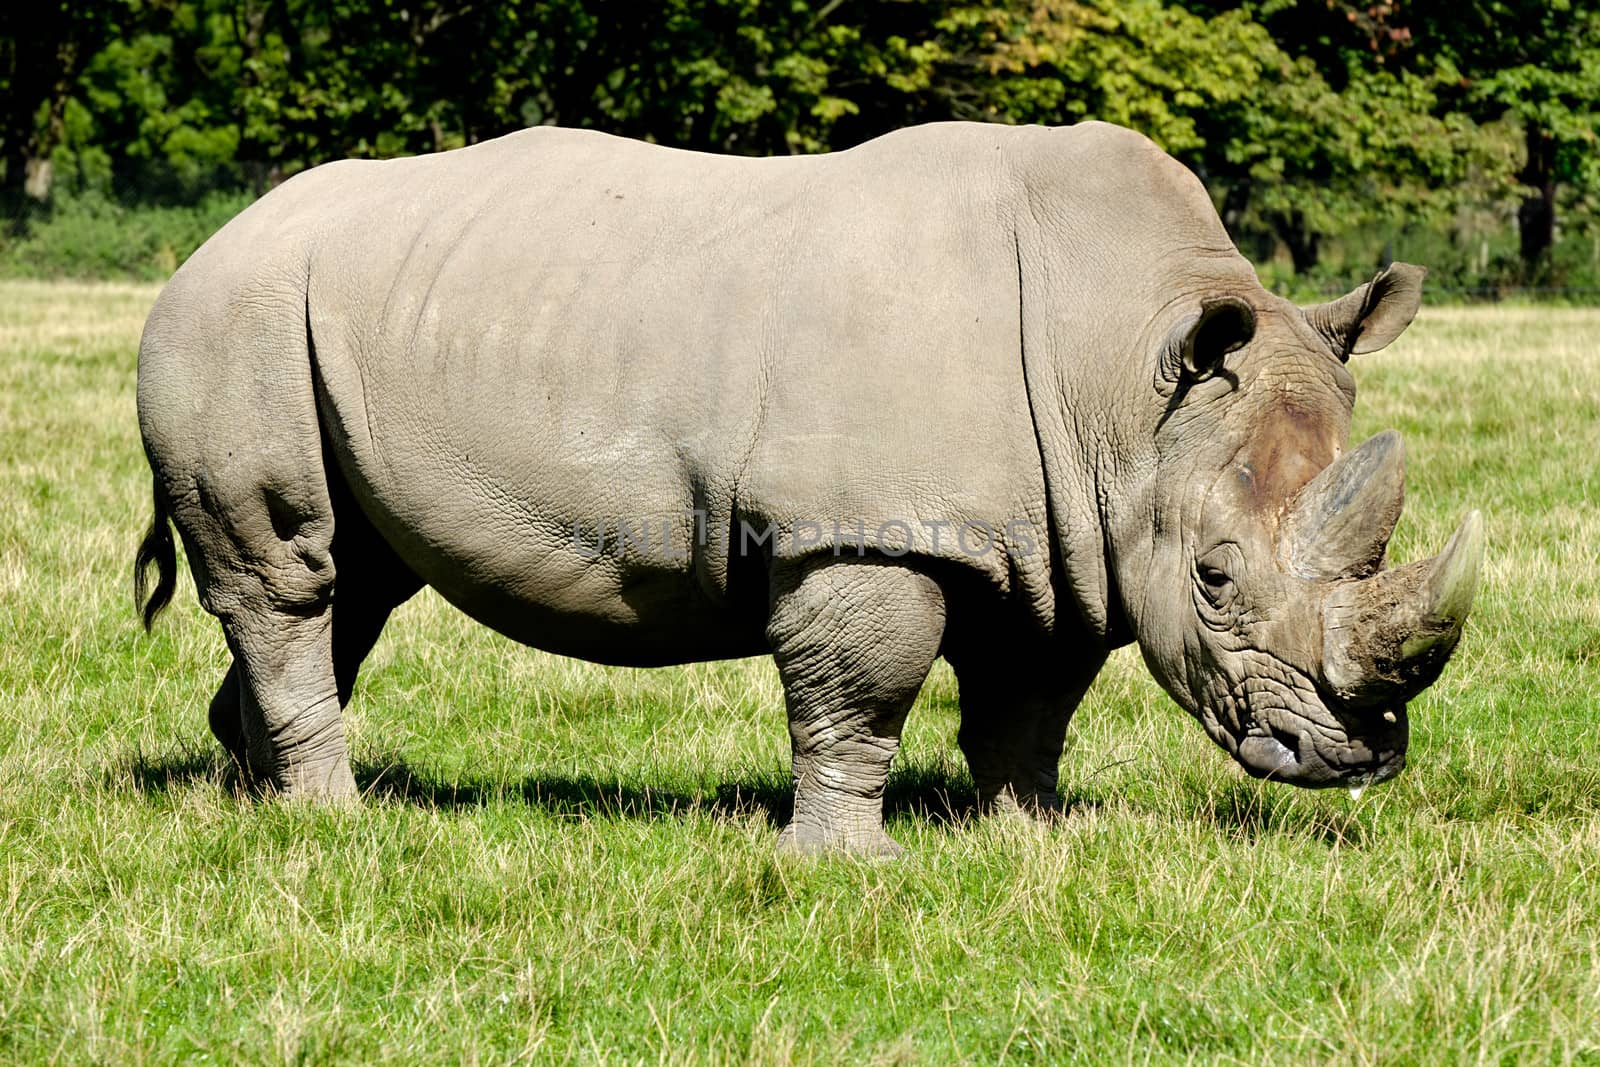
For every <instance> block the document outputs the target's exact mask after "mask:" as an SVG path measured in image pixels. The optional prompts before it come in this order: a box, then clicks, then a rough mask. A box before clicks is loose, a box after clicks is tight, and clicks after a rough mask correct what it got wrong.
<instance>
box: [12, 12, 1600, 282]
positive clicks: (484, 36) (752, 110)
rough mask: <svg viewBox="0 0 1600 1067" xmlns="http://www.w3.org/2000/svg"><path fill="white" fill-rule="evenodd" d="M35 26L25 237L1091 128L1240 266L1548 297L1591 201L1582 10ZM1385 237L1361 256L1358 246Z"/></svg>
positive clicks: (1593, 167) (397, 15) (124, 17)
mask: <svg viewBox="0 0 1600 1067" xmlns="http://www.w3.org/2000/svg"><path fill="white" fill-rule="evenodd" d="M46 11H47V15H48V17H45V18H43V19H42V20H40V21H38V22H37V25H30V26H29V27H28V29H29V33H28V34H24V33H23V29H22V23H21V22H20V21H18V17H17V16H16V15H15V14H11V13H0V100H3V101H4V106H3V107H0V168H3V170H4V176H5V179H6V181H5V184H4V185H3V186H0V189H3V190H4V198H3V199H4V201H5V203H4V205H0V206H4V207H6V208H8V209H9V210H10V212H11V214H12V216H13V217H14V218H15V219H16V221H15V222H14V223H13V227H12V228H13V230H20V231H23V232H26V231H27V230H28V229H29V227H30V226H32V225H34V224H42V216H41V206H40V205H41V204H42V203H45V202H47V201H48V199H49V196H48V195H39V194H40V190H41V189H43V190H48V189H49V187H50V185H51V183H52V181H53V182H54V183H55V185H56V186H57V188H58V190H59V191H60V192H61V193H63V194H65V195H66V196H67V197H68V198H71V197H76V196H82V195H85V194H95V195H97V196H99V197H102V198H108V199H111V200H114V201H117V202H119V203H123V204H130V205H131V204H169V205H182V204H195V203H197V202H199V201H200V200H201V199H202V198H204V197H206V196H208V195H210V194H212V193H215V192H217V191H234V190H245V189H248V190H250V191H252V192H254V193H257V194H259V193H260V192H262V191H264V190H265V189H267V188H268V187H270V186H271V185H272V184H274V183H276V182H277V181H280V180H282V179H283V178H284V177H287V176H288V175H290V174H293V173H294V172H296V171H298V170H301V169H304V168H305V167H308V166H312V165H315V164H316V163H318V162H321V161H324V160H328V159H333V158H340V157H345V156H393V155H401V154H409V153H416V152H427V151H438V150H443V149H449V148H454V147H458V146H460V145H464V144H470V143H473V142H475V141H479V140H483V139H485V138H488V137H493V136H496V135H499V134H501V133H504V132H507V131H509V130H513V129H517V128H520V127H522V126H525V125H528V124H533V123H560V124H563V125H568V126H588V127H594V128H598V129H604V130H609V131H613V132H616V133H621V134H625V135H629V136H634V137H641V138H646V139H650V140H656V141H660V142H662V143H666V144H673V145H678V146H682V147H686V148H694V149H700V150H706V151H719V152H737V153H747V154H753V155H765V154H773V153H785V152H816V151H825V150H831V149H839V148H845V147H848V146H850V145H852V144H855V143H858V142H859V141H861V140H864V139H866V138H868V137H871V136H874V135H877V134H880V133H883V132H886V131H888V130H891V129H894V128H897V127H899V126H903V125H906V124H909V123H913V122H922V121H933V120H939V119H951V118H954V119H978V120H982V121H991V122H1046V123H1063V122H1072V121H1077V120H1080V119H1085V118H1099V119H1104V120H1107V121H1112V122H1117V123H1120V124H1123V125H1126V126H1130V127H1133V128H1135V129H1138V130H1140V131H1142V132H1144V133H1146V134H1148V135H1149V136H1150V137H1152V138H1153V139H1155V140H1156V141H1157V142H1158V143H1159V144H1161V145H1162V146H1163V147H1165V148H1166V149H1167V150H1168V151H1170V152H1172V153H1174V154H1175V155H1177V156H1178V157H1179V158H1181V159H1183V160H1184V161H1185V162H1187V163H1188V164H1189V165H1190V166H1191V167H1193V168H1194V170H1195V171H1196V172H1197V173H1198V174H1199V175H1200V176H1201V177H1202V179H1203V180H1204V181H1205V182H1206V183H1207V184H1208V186H1209V187H1210V188H1211V189H1212V191H1213V193H1214V195H1215V197H1216V200H1217V202H1218V205H1219V208H1220V209H1221V211H1222V213H1223V216H1224V221H1225V222H1226V223H1227V224H1228V226H1229V228H1230V230H1231V231H1232V232H1233V233H1234V234H1235V236H1236V238H1237V239H1238V240H1239V241H1240V242H1241V243H1242V244H1243V245H1244V246H1245V247H1246V248H1247V250H1248V251H1250V252H1251V253H1252V254H1253V255H1254V256H1255V258H1257V259H1259V260H1271V259H1272V258H1274V257H1275V256H1277V255H1280V254H1282V253H1286V254H1287V258H1288V259H1289V261H1290V263H1291V265H1292V266H1293V267H1294V268H1295V269H1297V270H1299V271H1301V272H1309V271H1312V270H1313V269H1314V268H1316V267H1317V266H1318V263H1319V261H1320V259H1321V257H1322V255H1323V254H1324V251H1325V250H1327V249H1331V248H1333V247H1334V246H1335V245H1339V244H1344V245H1351V244H1353V243H1354V242H1356V241H1357V240H1367V238H1366V237H1364V236H1362V235H1369V234H1378V233H1380V232H1381V231H1383V230H1384V229H1387V230H1388V231H1389V232H1390V233H1393V232H1397V231H1399V230H1401V229H1404V228H1407V227H1410V228H1416V227H1419V226H1428V227H1437V228H1441V229H1447V230H1450V231H1452V233H1453V234H1455V235H1456V236H1457V237H1459V238H1461V239H1462V240H1463V241H1465V242H1466V243H1469V244H1473V245H1478V244H1481V236H1480V234H1479V232H1478V231H1479V230H1480V229H1481V228H1482V222H1483V220H1484V219H1485V218H1487V217H1490V216H1493V217H1495V219H1496V221H1495V223H1494V226H1495V228H1496V229H1497V230H1499V231H1506V230H1508V228H1509V227H1510V225H1511V224H1512V222H1513V220H1514V221H1515V225H1516V226H1517V228H1518V229H1519V230H1520V232H1521V235H1522V240H1521V248H1520V255H1521V262H1520V264H1519V265H1518V266H1517V268H1516V274H1517V276H1518V279H1519V280H1521V281H1539V282H1541V283H1544V284H1550V283H1557V282H1561V281H1562V280H1566V281H1568V282H1570V281H1571V280H1572V278H1573V277H1574V275H1573V273H1572V272H1573V270H1574V269H1576V267H1577V266H1578V264H1575V262H1574V261H1571V260H1570V257H1568V258H1563V256H1562V255H1561V254H1557V253H1556V252H1554V251H1553V249H1554V248H1555V247H1557V246H1559V245H1561V244H1562V241H1563V238H1564V237H1565V238H1567V239H1568V243H1570V238H1571V236H1572V233H1573V232H1574V231H1581V230H1582V229H1583V228H1584V227H1585V226H1587V225H1589V224H1590V223H1589V220H1592V219H1593V218H1595V217H1596V215H1597V213H1600V151H1597V146H1600V103H1597V102H1600V12H1597V11H1596V10H1594V8H1593V5H1591V4H1586V3H1585V4H1579V3H1571V2H1561V3H1552V4H1547V3H1535V2H1533V0H1452V2H1448V3H1447V2H1445V0H1410V2H1408V3H1406V4H1403V5H1402V4H1399V3H1392V2H1387V0H1386V2H1383V3H1378V4H1366V3H1361V4H1357V3H1352V2H1348V0H1126V2H1123V0H996V2H990V3H973V2H970V0H877V2H870V3H848V4H847V3H842V2H840V0H781V2H771V0H662V2H660V3H652V4H634V3H624V2H623V0H548V2H545V3H540V4H532V5H526V4H485V3H479V2H477V0H404V2H402V0H161V2H159V3H157V2H141V0H120V2H115V3H105V4H89V5H73V4H65V3H63V4H60V5H58V6H50V5H47V7H46ZM25 174H26V175H32V178H31V179H30V181H32V182H33V189H32V192H30V193H28V195H26V196H25V195H24V194H23V192H22V184H23V177H24V176H25ZM86 210H87V209H86ZM96 210H98V209H96ZM83 213H84V212H83V211H78V214H80V215H81V214H83ZM1463 220H1468V221H1465V222H1464V221H1463ZM143 240H144V238H143V237H142V236H141V235H138V234H135V235H134V238H133V241H132V243H133V244H134V245H139V244H140V243H141V242H142V241H143ZM1385 243H1386V242H1385V241H1384V240H1382V239H1380V240H1378V242H1377V243H1376V244H1371V243H1370V242H1369V247H1368V248H1367V250H1366V254H1367V255H1368V258H1371V257H1372V256H1376V255H1378V254H1380V253H1381V251H1382V248H1383V247H1384V244H1385ZM185 244H187V241H176V242H174V246H175V247H176V246H178V245H185ZM5 254H6V255H9V256H10V258H11V259H12V260H13V261H15V260H16V255H15V254H14V250H13V252H10V253H5ZM1480 258H1481V257H1480ZM98 261H99V260H97V262H98Z"/></svg>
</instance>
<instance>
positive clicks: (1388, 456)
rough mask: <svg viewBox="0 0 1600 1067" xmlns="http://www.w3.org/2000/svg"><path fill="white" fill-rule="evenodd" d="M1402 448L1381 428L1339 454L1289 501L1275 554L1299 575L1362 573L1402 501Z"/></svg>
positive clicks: (1378, 556) (1379, 558) (1370, 567)
mask: <svg viewBox="0 0 1600 1067" xmlns="http://www.w3.org/2000/svg"><path fill="white" fill-rule="evenodd" d="M1405 480H1406V450H1405V445H1404V444H1403V443H1402V442H1401V440H1400V434H1399V433H1398V432H1396V431H1394V430H1385V431H1383V432H1382V433H1380V434H1375V435H1373V436H1372V437H1369V438H1368V439H1367V440H1366V441H1364V442H1362V444H1361V447H1359V448H1356V449H1354V450H1352V451H1350V452H1347V453H1345V454H1344V455H1343V456H1340V457H1339V458H1338V459H1337V460H1335V461H1334V462H1333V463H1331V464H1329V465H1328V466H1327V467H1326V468H1324V469H1323V471H1322V472H1321V473H1320V474H1318V475H1317V476H1316V477H1315V478H1313V479H1311V481H1309V482H1307V483H1306V485H1305V487H1304V488H1303V489H1301V490H1300V492H1298V493H1296V494H1295V497H1294V499H1293V500H1292V501H1291V502H1290V505H1289V510H1288V513H1287V514H1286V515H1285V516H1284V519H1283V527H1282V533H1281V535H1280V536H1279V540H1278V544H1279V554H1280V555H1281V556H1282V558H1283V562H1284V565H1285V566H1286V567H1287V568H1288V570H1289V571H1290V572H1291V573H1294V574H1298V575H1300V576H1301V577H1302V578H1325V579H1331V578H1365V577H1367V576H1368V575H1370V574H1374V573H1376V572H1377V570H1378V568H1379V567H1380V566H1382V564H1383V553H1384V550H1385V549H1386V548H1387V547H1388V544H1389V537H1390V535H1392V534H1393V533H1394V524H1395V523H1397V522H1399V521H1400V509H1401V507H1402V506H1403V505H1404V503H1405Z"/></svg>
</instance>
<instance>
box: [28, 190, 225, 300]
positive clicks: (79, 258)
mask: <svg viewBox="0 0 1600 1067" xmlns="http://www.w3.org/2000/svg"><path fill="white" fill-rule="evenodd" d="M250 200H251V197H250V195H249V194H248V193H246V192H243V191H238V192H214V193H210V194H207V195H206V196H204V197H202V198H201V199H200V200H199V201H197V202H196V203H194V204H186V205H172V206H163V205H138V206H129V205H127V204H123V203H121V202H119V201H117V200H114V199H112V198H110V197H107V196H106V195H104V194H103V193H100V192H97V191H91V192H88V193H85V194H83V195H81V196H74V197H70V198H66V197H64V198H60V199H58V200H57V202H56V203H55V204H54V205H53V206H52V208H51V209H50V210H49V211H48V212H46V213H45V214H42V215H40V216H39V217H38V218H36V219H35V220H34V222H33V224H32V225H31V226H30V227H29V229H28V232H27V234H26V236H24V237H22V238H20V239H14V240H12V241H9V242H7V243H5V244H4V245H0V275H9V276H12V277H37V278H66V277H72V278H138V279H144V280H152V281H153V280H157V279H164V278H166V277H167V276H168V275H170V274H171V273H172V272H173V271H174V270H176V269H177V268H178V265H179V264H180V263H182V262H183V261H184V260H185V259H187V258H188V257H189V255H190V254H191V253H193V252H194V250H195V249H196V248H199V247H200V245H201V244H202V243H204V241H205V240H206V238H208V237H210V236H211V235H212V234H213V233H215V232H216V231H217V230H218V229H220V228H221V227H222V224H223V223H225V222H227V221H228V220H229V219H230V218H232V217H233V216H234V215H236V214H238V213H239V212H240V211H242V210H243V209H244V208H245V207H246V206H247V205H248V204H249V203H250Z"/></svg>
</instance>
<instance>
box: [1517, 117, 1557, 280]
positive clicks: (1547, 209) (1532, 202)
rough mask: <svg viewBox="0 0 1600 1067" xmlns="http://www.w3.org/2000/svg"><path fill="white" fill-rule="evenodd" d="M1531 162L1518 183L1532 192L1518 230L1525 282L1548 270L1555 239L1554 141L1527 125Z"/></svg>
mask: <svg viewBox="0 0 1600 1067" xmlns="http://www.w3.org/2000/svg"><path fill="white" fill-rule="evenodd" d="M1527 139H1528V162H1527V164H1526V165H1525V166H1524V167H1523V168H1522V173H1521V174H1519V175H1517V180H1519V181H1520V182H1522V184H1523V185H1526V186H1528V188H1529V189H1530V190H1532V191H1531V192H1530V193H1529V194H1528V195H1527V196H1526V197H1525V198H1524V199H1523V201H1522V204H1521V206H1520V207H1518V208H1517V229H1518V231H1519V232H1520V234H1521V238H1522V280H1523V282H1524V283H1526V284H1531V283H1533V282H1536V281H1538V280H1539V279H1541V278H1542V277H1543V276H1544V274H1545V272H1546V270H1547V267H1548V263H1547V262H1546V261H1547V259H1548V257H1549V254H1550V246H1551V245H1552V244H1554V243H1555V236H1556V178H1555V162H1556V160H1555V156H1556V143H1555V138H1553V137H1551V136H1550V135H1549V134H1548V133H1546V132H1545V131H1544V130H1543V129H1542V128H1540V127H1539V126H1538V125H1536V124H1534V123H1531V122H1530V123H1529V124H1528V130H1527Z"/></svg>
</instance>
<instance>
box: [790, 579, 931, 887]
mask: <svg viewBox="0 0 1600 1067" xmlns="http://www.w3.org/2000/svg"><path fill="white" fill-rule="evenodd" d="M772 588H773V598H772V614H771V618H770V620H769V622H768V625H767V640H768V642H769V644H770V645H771V647H772V654H773V659H774V660H775V661H776V663H777V665H778V672H779V675H780V676H781V678H782V679H783V688H784V699H785V702H786V704H787V706H788V711H789V736H790V740H791V742H792V745H793V751H794V782H795V798H794V818H793V819H792V820H791V821H790V823H789V825H788V826H787V827H785V828H784V830H783V833H782V834H781V835H780V836H779V838H778V847H779V849H780V851H785V852H793V853H803V854H815V853H820V852H830V851H843V852H852V853H859V854H868V855H889V856H892V855H897V854H899V853H900V851H901V849H900V846H899V845H897V844H896V843H895V842H894V841H893V840H892V839H891V838H890V837H889V836H888V834H886V833H885V832H884V829H883V790H884V785H885V783H886V782H887V781H888V777H889V764H890V761H891V760H893V758H894V754H895V752H896V750H897V749H898V748H899V747H900V727H901V725H902V724H903V723H904V722H905V717H906V712H907V711H908V710H909V709H910V707H911V704H912V702H913V701H914V700H915V699H916V696H917V691H918V690H919V689H920V688H921V687H922V682H923V680H924V679H925V678H926V677H927V675H928V670H929V668H930V667H932V666H933V661H934V658H935V657H936V656H937V655H938V652H939V643H940V640H941V638H942V636H943V633H944V621H945V607H944V597H943V595H942V594H941V592H940V590H939V587H938V585H936V584H935V583H934V582H933V580H932V579H930V578H929V577H927V576H926V575H924V574H921V573H920V572H918V571H915V570H912V569H910V568H908V567H905V566H903V565H900V564H899V563H897V562H895V561H892V560H888V559H883V558H877V557H864V558H859V559H850V560H842V559H837V558H833V557H814V558H813V559H811V560H807V561H804V562H801V563H795V564H787V565H784V564H780V565H779V567H778V568H775V572H774V574H773V585H772Z"/></svg>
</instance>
